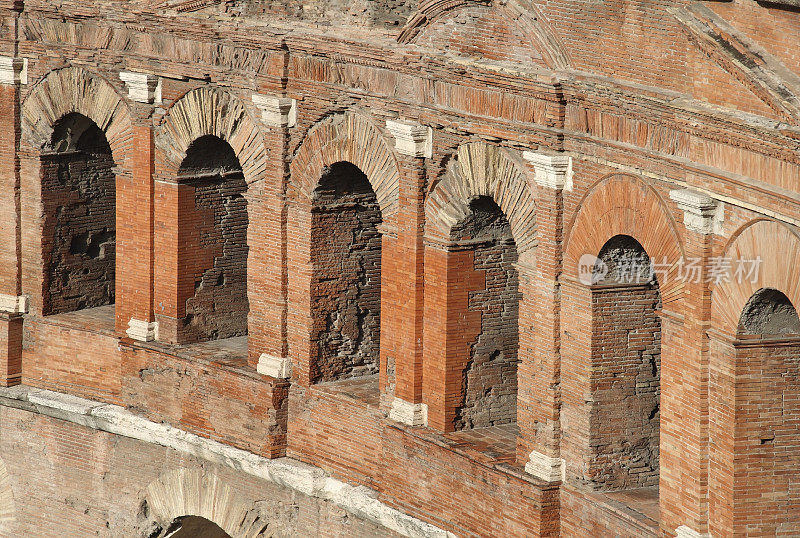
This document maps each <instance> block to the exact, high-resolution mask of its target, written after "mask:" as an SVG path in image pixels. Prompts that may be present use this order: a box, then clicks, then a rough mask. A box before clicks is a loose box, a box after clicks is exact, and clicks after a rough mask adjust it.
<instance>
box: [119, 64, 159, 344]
mask: <svg viewBox="0 0 800 538" xmlns="http://www.w3.org/2000/svg"><path fill="white" fill-rule="evenodd" d="M120 79H122V81H123V82H125V85H126V87H127V89H128V97H129V98H130V99H131V101H132V102H133V103H134V106H133V108H132V121H133V151H132V152H131V162H130V163H129V166H128V170H125V171H124V173H123V174H118V175H117V272H116V289H117V292H116V318H117V320H116V326H117V332H118V333H126V334H127V335H128V336H129V337H130V338H133V339H134V340H139V341H142V342H149V341H152V340H155V339H156V338H157V337H158V324H157V323H156V321H155V317H154V315H153V301H154V296H153V279H154V273H153V269H154V261H153V254H154V249H153V247H154V245H153V239H154V235H153V233H154V203H155V189H154V181H153V175H154V172H155V166H154V153H155V144H154V134H153V119H152V118H153V111H154V105H156V104H160V102H161V96H160V79H159V78H158V77H155V76H153V75H148V74H144V73H127V72H122V73H120ZM118 164H119V163H118Z"/></svg>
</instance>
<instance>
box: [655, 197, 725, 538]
mask: <svg viewBox="0 0 800 538" xmlns="http://www.w3.org/2000/svg"><path fill="white" fill-rule="evenodd" d="M670 198H672V200H673V201H675V202H676V203H677V204H678V208H679V209H681V210H683V212H684V227H685V231H684V243H685V255H686V259H687V260H697V262H698V263H697V265H698V266H699V270H700V272H699V274H698V275H697V278H689V279H686V280H685V282H684V283H683V300H682V302H681V303H680V310H681V311H680V312H670V311H667V310H665V311H664V312H663V313H662V343H661V427H660V430H661V454H660V489H659V495H660V506H661V528H662V530H663V531H664V532H665V533H669V534H672V533H677V535H678V536H683V537H686V538H690V537H691V538H698V537H703V536H708V375H709V371H708V364H709V362H708V361H709V358H708V357H709V341H708V336H707V334H706V333H707V331H708V329H709V328H710V319H711V291H710V289H709V286H708V283H707V282H706V279H707V276H708V270H709V261H710V258H711V256H712V246H713V232H714V228H715V226H716V223H717V215H718V214H719V213H718V208H719V206H718V204H717V202H716V201H714V200H713V199H711V198H710V197H708V196H706V195H704V194H700V193H697V192H694V191H690V190H676V191H672V192H670Z"/></svg>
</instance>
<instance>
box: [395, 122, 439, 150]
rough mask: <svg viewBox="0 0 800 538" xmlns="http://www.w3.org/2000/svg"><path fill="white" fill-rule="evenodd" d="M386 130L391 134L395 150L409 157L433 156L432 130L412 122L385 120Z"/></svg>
mask: <svg viewBox="0 0 800 538" xmlns="http://www.w3.org/2000/svg"><path fill="white" fill-rule="evenodd" d="M386 129H387V130H388V131H389V132H390V133H392V136H393V137H394V141H395V149H396V150H397V152H398V153H400V154H402V155H408V156H410V157H426V158H428V159H430V158H431V157H432V156H433V129H431V128H430V127H428V126H426V125H420V124H418V123H414V122H412V121H402V120H387V121H386Z"/></svg>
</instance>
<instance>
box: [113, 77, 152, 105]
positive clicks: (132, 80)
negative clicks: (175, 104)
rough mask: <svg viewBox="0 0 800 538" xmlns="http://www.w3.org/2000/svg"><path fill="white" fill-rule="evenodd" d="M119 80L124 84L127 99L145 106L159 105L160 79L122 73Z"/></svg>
mask: <svg viewBox="0 0 800 538" xmlns="http://www.w3.org/2000/svg"><path fill="white" fill-rule="evenodd" d="M119 78H120V80H122V82H124V83H125V87H126V88H127V89H128V97H130V98H131V99H132V100H134V101H137V102H139V103H147V104H154V103H155V104H160V103H161V77H157V76H155V75H148V74H147V73H132V72H128V71H122V72H121V73H120V74H119Z"/></svg>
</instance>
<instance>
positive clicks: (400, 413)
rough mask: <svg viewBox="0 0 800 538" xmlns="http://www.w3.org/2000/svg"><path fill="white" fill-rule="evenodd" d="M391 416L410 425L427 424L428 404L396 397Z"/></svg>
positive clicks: (390, 412)
mask: <svg viewBox="0 0 800 538" xmlns="http://www.w3.org/2000/svg"><path fill="white" fill-rule="evenodd" d="M389 418H390V419H392V420H395V421H397V422H400V423H402V424H407V425H408V426H427V425H428V406H427V405H425V404H423V403H411V402H407V401H405V400H403V399H402V398H395V399H394V401H393V402H392V409H391V410H390V411H389Z"/></svg>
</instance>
